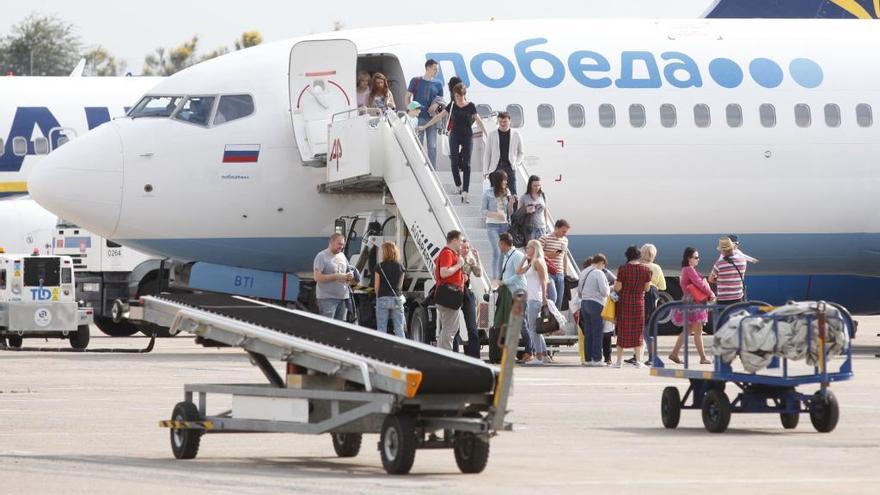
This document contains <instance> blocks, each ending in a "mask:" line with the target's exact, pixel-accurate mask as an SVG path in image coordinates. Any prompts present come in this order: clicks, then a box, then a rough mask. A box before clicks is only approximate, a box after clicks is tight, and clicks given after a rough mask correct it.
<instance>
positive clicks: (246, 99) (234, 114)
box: [214, 95, 254, 125]
mask: <svg viewBox="0 0 880 495" xmlns="http://www.w3.org/2000/svg"><path fill="white" fill-rule="evenodd" d="M252 113H254V99H253V98H252V97H251V95H227V96H221V97H220V103H219V104H218V105H217V116H216V117H214V125H218V124H223V123H226V122H231V121H233V120H237V119H241V118H244V117H247V116H248V115H250V114H252Z"/></svg>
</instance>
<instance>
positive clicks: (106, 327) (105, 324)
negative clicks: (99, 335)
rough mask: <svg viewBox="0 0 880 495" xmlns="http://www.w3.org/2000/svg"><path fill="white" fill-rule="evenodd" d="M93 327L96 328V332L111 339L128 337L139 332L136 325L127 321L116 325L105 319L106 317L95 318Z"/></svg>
mask: <svg viewBox="0 0 880 495" xmlns="http://www.w3.org/2000/svg"><path fill="white" fill-rule="evenodd" d="M95 326H97V327H98V330H100V331H101V332H103V333H104V334H106V335H109V336H111V337H129V336H132V335H134V334H136V333H138V331H140V328H138V326H137V325H135V324H134V323H132V322H130V321H128V320H123V321H120V322H118V323H117V322H115V321H113V319H112V318H107V317H106V316H98V317H96V318H95Z"/></svg>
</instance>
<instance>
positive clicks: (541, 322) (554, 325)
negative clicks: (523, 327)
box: [535, 304, 559, 334]
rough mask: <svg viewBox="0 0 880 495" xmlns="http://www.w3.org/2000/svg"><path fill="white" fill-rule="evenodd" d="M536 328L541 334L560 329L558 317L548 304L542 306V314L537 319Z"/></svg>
mask: <svg viewBox="0 0 880 495" xmlns="http://www.w3.org/2000/svg"><path fill="white" fill-rule="evenodd" d="M535 330H536V331H537V333H540V334H545V333H553V332H558V331H559V322H558V321H556V317H555V316H553V313H552V312H551V311H550V308H548V307H547V305H546V304H545V305H544V306H541V314H539V315H538V320H537V321H535Z"/></svg>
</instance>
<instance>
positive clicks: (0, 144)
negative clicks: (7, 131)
mask: <svg viewBox="0 0 880 495" xmlns="http://www.w3.org/2000/svg"><path fill="white" fill-rule="evenodd" d="M3 153H6V142H4V141H3V138H0V156H3Z"/></svg>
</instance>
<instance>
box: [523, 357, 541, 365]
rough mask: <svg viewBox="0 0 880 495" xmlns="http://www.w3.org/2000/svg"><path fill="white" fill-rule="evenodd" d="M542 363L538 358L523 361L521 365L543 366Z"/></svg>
mask: <svg viewBox="0 0 880 495" xmlns="http://www.w3.org/2000/svg"><path fill="white" fill-rule="evenodd" d="M543 365H544V361H541V360H540V359H538V358H535V359H532V360H530V361H524V362H523V366H543Z"/></svg>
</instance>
